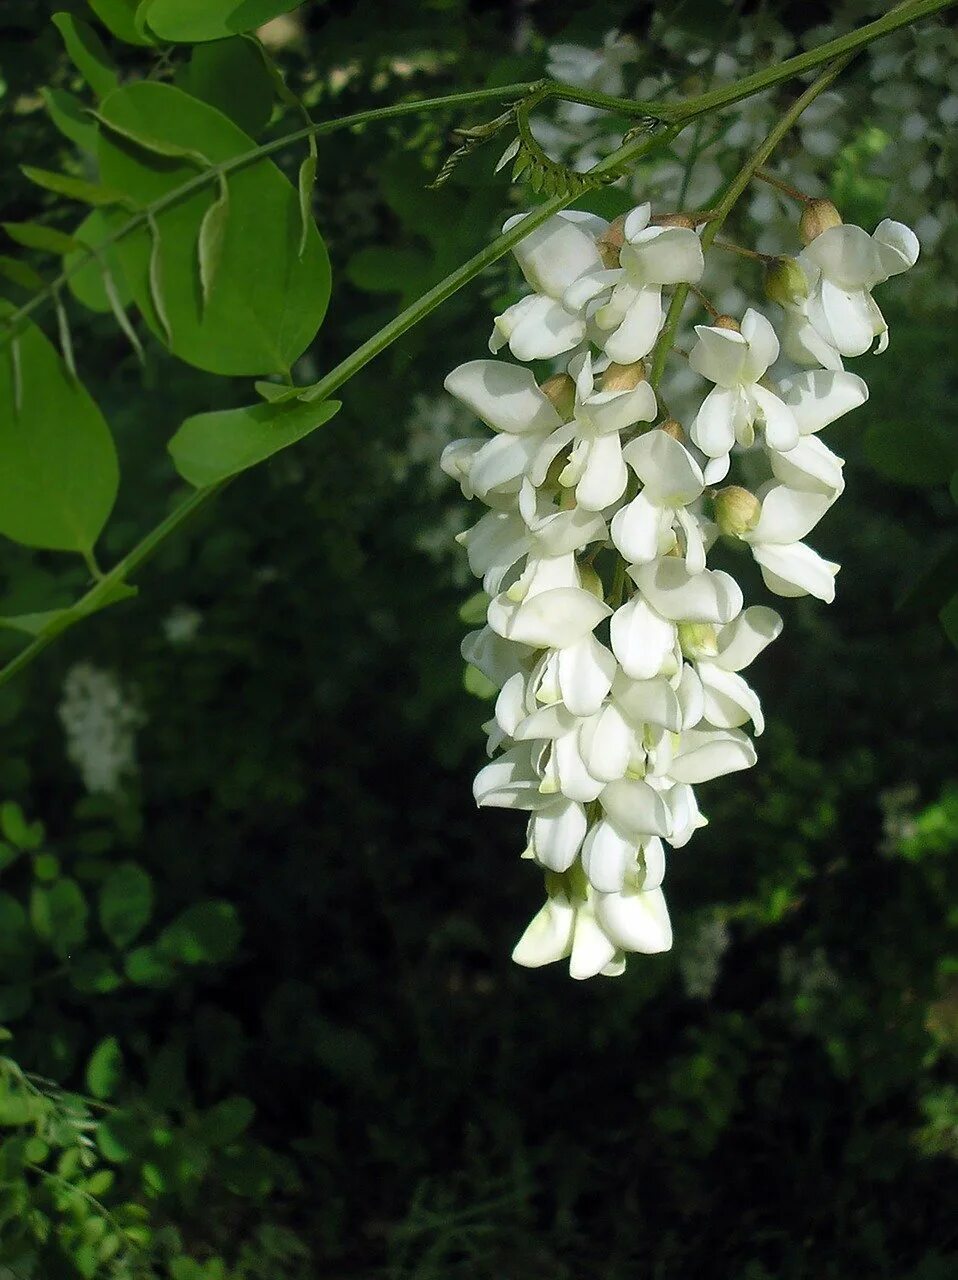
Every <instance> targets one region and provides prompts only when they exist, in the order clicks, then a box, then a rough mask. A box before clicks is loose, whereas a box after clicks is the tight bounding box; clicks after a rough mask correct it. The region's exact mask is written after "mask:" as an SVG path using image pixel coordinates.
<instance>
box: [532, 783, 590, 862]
mask: <svg viewBox="0 0 958 1280" xmlns="http://www.w3.org/2000/svg"><path fill="white" fill-rule="evenodd" d="M587 827H588V823H587V821H586V816H585V809H583V807H582V805H581V804H577V803H576V802H575V801H574V800H554V801H553V802H552V804H550V805H548V806H547V807H546V808H544V809H540V810H539V812H538V813H535V814H533V816H532V818H531V820H530V822H529V848H530V849H531V850H532V852H533V853H534V854H535V856H536V861H537V862H540V863H541V864H542V865H543V866H544V867H548V868H549V870H550V871H566V870H568V868H569V867H571V866H572V863H573V862H574V861H575V856H576V854H577V853H578V852H579V849H580V847H581V845H582V841H583V839H584V838H585V833H586V829H587Z"/></svg>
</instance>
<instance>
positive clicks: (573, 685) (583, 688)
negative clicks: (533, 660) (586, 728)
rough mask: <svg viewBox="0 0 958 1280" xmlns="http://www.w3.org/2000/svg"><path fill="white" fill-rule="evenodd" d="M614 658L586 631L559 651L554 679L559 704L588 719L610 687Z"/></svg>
mask: <svg viewBox="0 0 958 1280" xmlns="http://www.w3.org/2000/svg"><path fill="white" fill-rule="evenodd" d="M615 669H616V662H615V658H614V657H613V656H612V654H611V653H610V652H609V651H608V649H607V648H606V647H605V645H604V644H600V643H599V641H598V640H596V638H595V636H594V635H592V633H591V632H589V633H588V634H587V635H585V636H583V638H582V639H581V640H579V641H577V642H576V643H575V644H571V645H568V646H566V648H564V649H560V650H559V658H558V679H559V690H560V692H561V694H562V701H563V702H564V703H565V705H566V706H567V707H568V709H569V710H570V711H571V712H572V714H573V715H575V716H591V715H592V714H593V713H594V712H596V711H598V709H599V707H601V706H602V702H603V699H604V698H605V696H606V694H607V693H608V692H609V690H610V689H611V688H612V678H613V676H614V675H615Z"/></svg>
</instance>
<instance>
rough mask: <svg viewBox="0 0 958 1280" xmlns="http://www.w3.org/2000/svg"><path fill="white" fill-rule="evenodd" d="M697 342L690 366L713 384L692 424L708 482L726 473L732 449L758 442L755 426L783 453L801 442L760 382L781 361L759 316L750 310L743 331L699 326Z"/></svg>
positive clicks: (784, 409)
mask: <svg viewBox="0 0 958 1280" xmlns="http://www.w3.org/2000/svg"><path fill="white" fill-rule="evenodd" d="M695 332H696V334H697V335H698V342H697V343H696V344H695V346H694V347H693V348H692V350H691V352H690V354H689V364H690V365H691V366H692V368H693V369H694V370H695V371H696V373H700V374H702V376H703V377H705V378H708V380H709V381H710V382H714V383H715V386H714V387H713V389H712V390H711V391H710V392H709V393H708V395H707V396H706V397H705V399H704V400H703V402H702V406H701V408H700V409H699V411H698V413H697V415H696V417H695V421H694V423H693V424H692V432H691V435H692V440H693V442H694V443H695V444H697V445H698V447H699V448H700V449H701V450H702V452H703V453H704V454H705V455H706V456H707V457H708V458H709V459H711V461H710V462H709V463H708V465H707V466H706V468H705V479H706V480H707V481H708V482H709V483H714V482H715V481H716V480H721V479H722V478H723V477H724V476H725V475H727V474H728V469H729V464H730V458H729V454H730V453H731V450H732V446H733V445H734V444H735V443H736V442H738V443H739V444H740V445H743V446H744V447H746V448H747V447H748V446H749V445H751V444H752V443H753V441H754V439H755V427H756V425H761V426H762V427H764V434H765V441H766V444H767V445H768V446H769V447H770V448H772V449H776V450H778V451H779V452H787V451H788V450H789V449H794V448H795V446H796V445H797V444H798V442H799V431H798V424H797V422H796V421H795V415H794V414H793V413H792V411H791V409H789V407H788V406H787V405H786V404H785V403H784V401H782V400H781V399H780V397H779V396H777V395H776V394H775V393H774V392H773V391H771V390H770V389H769V388H768V387H767V386H764V385H763V382H762V380H763V379H764V378H765V375H766V374H767V373H768V370H769V369H770V368H771V366H772V365H773V364H774V363H775V361H776V360H777V359H778V352H779V345H778V338H777V337H776V336H775V330H774V329H773V328H772V326H771V324H770V323H769V322H768V320H766V318H765V316H763V315H762V314H761V313H760V312H758V311H753V310H752V309H751V308H749V310H748V311H746V312H745V315H744V316H743V318H742V324H741V332H736V331H735V330H734V329H721V328H716V327H714V326H711V325H704V324H703V325H696V327H695Z"/></svg>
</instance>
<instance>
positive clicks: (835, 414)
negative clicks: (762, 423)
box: [779, 369, 868, 436]
mask: <svg viewBox="0 0 958 1280" xmlns="http://www.w3.org/2000/svg"><path fill="white" fill-rule="evenodd" d="M779 386H780V389H781V392H782V399H783V400H784V401H785V403H786V404H787V405H788V407H789V408H790V409H791V411H792V413H793V415H794V417H795V421H796V422H797V423H798V429H799V431H800V432H801V433H802V435H803V436H804V435H810V434H811V433H812V432H814V431H821V429H822V428H823V427H827V426H828V424H829V423H830V422H834V421H835V419H836V418H840V417H841V416H842V415H843V414H846V413H849V412H850V411H851V410H852V409H857V408H858V406H859V405H862V404H864V403H865V401H866V400H867V399H868V387H867V386H866V384H865V382H864V381H863V380H862V379H861V378H859V377H858V376H857V374H854V373H846V372H845V371H844V370H833V369H809V370H807V371H806V372H805V373H799V374H796V376H795V377H794V378H783V379H782V381H781V383H780V384H779Z"/></svg>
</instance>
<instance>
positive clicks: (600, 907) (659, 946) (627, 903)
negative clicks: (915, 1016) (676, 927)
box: [595, 889, 672, 955]
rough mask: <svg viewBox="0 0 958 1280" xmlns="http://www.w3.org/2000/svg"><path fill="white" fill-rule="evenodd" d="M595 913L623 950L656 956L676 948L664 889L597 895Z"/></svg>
mask: <svg viewBox="0 0 958 1280" xmlns="http://www.w3.org/2000/svg"><path fill="white" fill-rule="evenodd" d="M595 911H596V918H597V919H598V920H599V922H600V923H601V925H602V928H603V930H604V931H605V934H606V936H607V937H608V938H610V939H611V941H612V942H613V943H614V944H615V945H616V946H617V947H621V948H622V950H623V951H637V952H640V953H642V954H643V955H655V954H657V953H658V952H660V951H668V950H669V949H670V948H671V946H672V925H671V922H670V921H669V912H668V908H667V907H666V905H665V895H664V894H663V892H662V890H661V889H651V890H649V892H648V893H645V892H638V893H609V894H597V895H596V904H595Z"/></svg>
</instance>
